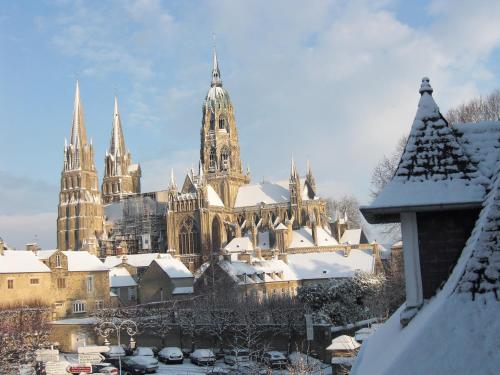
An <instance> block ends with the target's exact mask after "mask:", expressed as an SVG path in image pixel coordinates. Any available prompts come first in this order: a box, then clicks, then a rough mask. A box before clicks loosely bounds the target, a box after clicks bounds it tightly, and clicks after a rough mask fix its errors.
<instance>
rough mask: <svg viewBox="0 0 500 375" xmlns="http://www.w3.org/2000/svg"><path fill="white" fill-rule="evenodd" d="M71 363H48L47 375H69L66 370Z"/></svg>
mask: <svg viewBox="0 0 500 375" xmlns="http://www.w3.org/2000/svg"><path fill="white" fill-rule="evenodd" d="M68 366H69V363H68V362H67V361H60V362H56V361H54V362H47V363H46V364H45V373H46V374H47V375H67V373H68V372H67V371H66V369H67V368H68Z"/></svg>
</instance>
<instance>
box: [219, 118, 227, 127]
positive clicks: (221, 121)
mask: <svg viewBox="0 0 500 375" xmlns="http://www.w3.org/2000/svg"><path fill="white" fill-rule="evenodd" d="M219 129H226V121H225V120H224V118H220V119H219Z"/></svg>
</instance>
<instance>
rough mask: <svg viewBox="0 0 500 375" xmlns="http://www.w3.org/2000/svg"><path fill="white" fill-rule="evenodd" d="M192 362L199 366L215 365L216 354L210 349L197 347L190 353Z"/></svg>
mask: <svg viewBox="0 0 500 375" xmlns="http://www.w3.org/2000/svg"><path fill="white" fill-rule="evenodd" d="M190 358H191V363H194V364H197V365H198V366H202V365H203V366H213V365H214V363H215V355H214V352H212V351H211V350H210V349H196V350H195V351H194V352H192V353H191V355H190Z"/></svg>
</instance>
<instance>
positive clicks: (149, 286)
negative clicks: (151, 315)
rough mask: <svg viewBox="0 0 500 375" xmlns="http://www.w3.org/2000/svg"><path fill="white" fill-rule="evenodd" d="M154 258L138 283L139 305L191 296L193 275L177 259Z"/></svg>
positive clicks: (169, 257)
mask: <svg viewBox="0 0 500 375" xmlns="http://www.w3.org/2000/svg"><path fill="white" fill-rule="evenodd" d="M165 255H166V256H164V257H161V258H156V259H154V260H153V262H151V264H150V265H149V267H148V269H147V270H146V272H145V273H144V275H143V276H142V277H141V279H140V281H139V301H140V303H149V302H160V301H165V300H167V299H170V298H172V297H180V296H185V295H191V294H193V282H194V276H193V274H192V273H191V272H190V271H189V270H188V269H187V268H186V266H185V265H184V264H183V263H182V262H181V261H180V260H178V259H176V258H174V257H172V256H170V255H168V254H165Z"/></svg>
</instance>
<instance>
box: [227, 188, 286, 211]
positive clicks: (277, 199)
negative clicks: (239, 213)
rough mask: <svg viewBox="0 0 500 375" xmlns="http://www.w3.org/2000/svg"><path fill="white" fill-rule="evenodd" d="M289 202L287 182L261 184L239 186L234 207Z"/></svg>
mask: <svg viewBox="0 0 500 375" xmlns="http://www.w3.org/2000/svg"><path fill="white" fill-rule="evenodd" d="M289 200H290V192H289V190H288V181H282V182H276V183H274V182H261V183H260V184H255V185H243V186H240V188H239V189H238V195H237V196H236V202H235V205H234V207H235V208H238V207H248V206H257V205H259V204H261V203H265V204H275V203H286V202H288V201H289Z"/></svg>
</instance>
